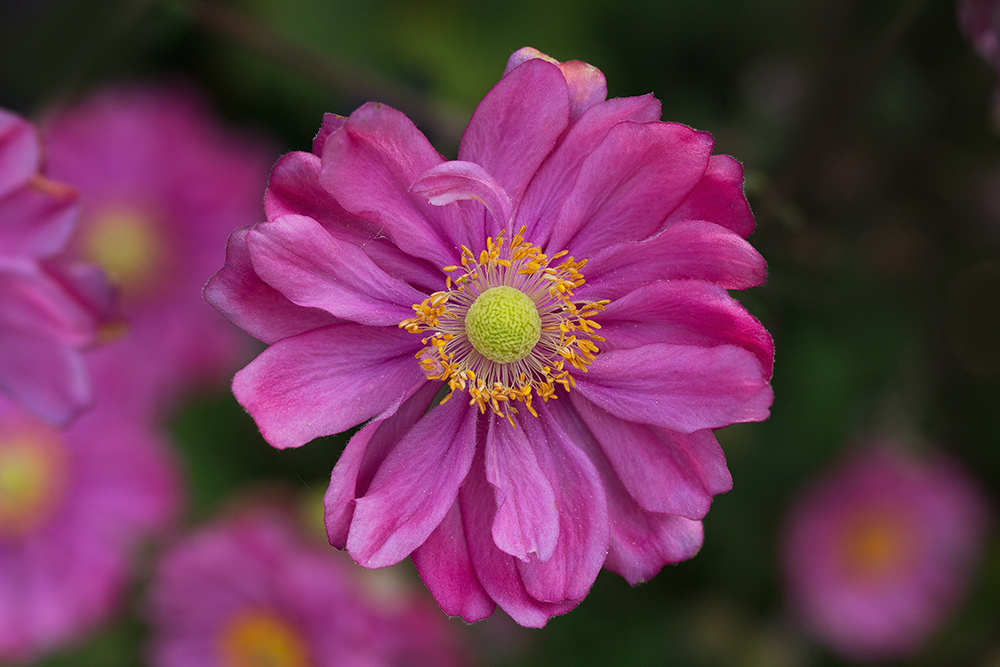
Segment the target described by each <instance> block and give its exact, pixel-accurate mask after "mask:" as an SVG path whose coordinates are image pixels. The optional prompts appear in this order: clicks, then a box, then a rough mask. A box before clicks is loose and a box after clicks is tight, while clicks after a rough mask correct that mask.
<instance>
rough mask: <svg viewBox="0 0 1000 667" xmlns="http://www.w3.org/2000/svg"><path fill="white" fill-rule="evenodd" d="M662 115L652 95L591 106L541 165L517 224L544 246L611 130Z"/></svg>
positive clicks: (658, 102) (527, 193) (654, 118)
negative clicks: (584, 169) (584, 168)
mask: <svg viewBox="0 0 1000 667" xmlns="http://www.w3.org/2000/svg"><path fill="white" fill-rule="evenodd" d="M659 117H660V101H659V100H657V99H656V98H655V97H653V96H652V95H644V96H642V97H617V98H614V99H610V100H607V101H606V102H601V103H600V104H595V105H594V106H593V107H591V108H590V109H588V110H587V112H586V113H584V114H583V116H582V117H581V118H580V120H578V121H577V122H576V123H575V124H573V125H572V126H571V127H570V128H569V131H567V132H566V136H565V138H564V139H563V140H562V142H561V143H560V144H559V146H558V147H557V148H556V149H555V150H554V151H553V152H552V154H551V155H550V156H549V157H548V159H546V160H545V162H544V163H543V164H542V166H541V167H539V169H538V173H536V174H535V177H534V178H533V179H532V181H531V184H530V185H529V186H528V190H527V191H526V192H525V195H524V201H523V202H522V203H521V208H520V210H519V211H518V214H517V225H518V226H520V225H526V226H527V228H528V230H527V237H528V238H530V239H532V242H533V243H536V244H539V245H542V246H544V245H545V243H546V242H547V241H548V239H549V235H550V234H551V226H552V225H551V223H552V220H554V219H555V217H556V215H557V214H558V213H559V207H560V206H562V204H563V201H564V200H565V199H566V197H567V196H568V195H569V193H570V190H572V188H573V184H574V183H576V178H577V175H578V174H579V172H580V168H581V166H582V165H583V161H584V159H586V157H587V156H588V155H590V153H591V152H593V150H594V149H595V148H597V147H598V146H599V145H600V144H601V142H602V141H604V139H605V137H607V136H608V131H609V130H610V129H611V128H612V127H614V126H615V125H617V124H618V123H621V122H624V121H633V122H636V123H644V122H651V121H655V120H658V119H659Z"/></svg>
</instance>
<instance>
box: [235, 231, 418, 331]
mask: <svg viewBox="0 0 1000 667" xmlns="http://www.w3.org/2000/svg"><path fill="white" fill-rule="evenodd" d="M247 247H248V248H249V250H250V259H251V261H252V262H253V267H254V270H255V271H256V272H257V275H258V276H260V277H261V279H262V280H264V282H266V283H267V284H269V285H270V286H271V287H273V288H275V289H276V290H278V291H279V292H281V293H282V294H283V295H284V296H285V297H287V298H288V300H289V301H291V302H292V303H295V304H297V305H299V306H303V307H306V308H320V309H322V310H325V311H326V312H328V313H330V314H331V315H333V316H335V317H339V318H342V319H345V320H352V321H355V322H358V323H359V324H367V325H369V326H392V325H396V324H399V322H400V321H401V320H403V319H406V318H407V317H410V316H411V315H412V314H413V310H412V308H411V306H413V304H415V303H420V302H421V301H423V300H424V298H425V295H424V294H422V293H421V292H418V291H416V290H415V289H413V288H412V287H410V286H409V285H407V284H406V283H404V282H403V281H401V280H398V279H396V278H393V277H391V276H389V275H388V274H386V273H385V272H384V271H382V270H381V269H380V268H378V267H377V266H375V264H374V263H373V262H372V261H371V259H369V258H368V256H367V255H366V254H365V253H364V252H363V251H362V250H361V249H360V248H359V247H357V246H355V245H353V244H351V243H347V242H344V241H338V240H337V239H335V238H334V237H333V236H331V235H330V234H328V233H327V232H326V231H325V230H324V229H323V228H322V227H321V226H320V224H319V223H318V222H316V221H315V220H313V219H312V218H307V217H305V216H301V215H283V216H280V217H278V218H276V219H275V220H273V221H271V222H266V223H263V224H259V225H257V226H255V227H254V228H253V229H252V230H250V232H249V234H248V235H247Z"/></svg>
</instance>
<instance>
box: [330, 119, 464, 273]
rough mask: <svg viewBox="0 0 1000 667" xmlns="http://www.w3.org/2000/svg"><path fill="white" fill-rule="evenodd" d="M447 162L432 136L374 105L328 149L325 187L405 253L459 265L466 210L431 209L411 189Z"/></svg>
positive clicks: (334, 136) (338, 134) (436, 262)
mask: <svg viewBox="0 0 1000 667" xmlns="http://www.w3.org/2000/svg"><path fill="white" fill-rule="evenodd" d="M442 162H444V158H443V157H441V156H440V155H439V154H438V153H437V151H435V150H434V148H432V147H431V145H430V143H429V142H428V141H427V138H426V137H424V135H423V134H421V133H420V131H419V130H418V129H417V128H416V126H415V125H414V124H413V123H412V122H410V120H409V119H408V118H407V117H406V116H404V115H403V114H401V113H400V112H398V111H396V110H395V109H391V108H389V107H387V106H384V105H382V104H376V103H369V104H366V105H364V106H363V107H361V108H360V109H358V110H357V111H355V112H354V113H352V114H351V116H350V118H348V119H347V122H346V123H345V124H344V126H343V127H342V128H340V129H339V130H337V131H336V132H334V133H333V134H331V135H330V136H329V137H327V139H326V143H325V144H324V146H323V167H322V173H321V175H320V183H321V184H322V185H323V186H324V187H325V188H326V189H327V190H328V191H329V192H330V194H331V195H333V197H334V198H335V199H336V200H337V201H338V202H339V203H340V204H341V206H343V207H344V209H346V210H347V211H348V212H349V213H351V214H353V215H356V216H358V217H360V218H364V219H365V220H367V221H369V222H370V223H372V224H374V225H375V226H376V228H381V229H383V230H384V232H385V233H386V234H388V235H389V238H390V239H392V241H393V242H394V243H395V244H396V245H397V246H399V248H400V249H402V250H403V251H405V252H407V253H408V254H410V255H414V256H417V257H421V258H423V259H426V260H429V261H430V262H431V263H432V264H434V265H436V266H447V265H450V264H456V263H457V262H458V257H459V252H458V248H459V246H460V245H462V244H465V245H469V241H468V240H467V239H465V238H462V237H461V236H460V230H463V229H465V227H466V226H465V224H463V223H462V222H461V221H460V220H459V218H458V216H459V215H460V213H461V211H459V210H457V209H452V208H451V207H448V208H446V209H442V208H437V207H434V206H431V205H430V204H428V203H427V201H426V200H425V199H424V198H423V197H422V196H419V195H415V194H413V193H411V192H410V186H411V185H413V183H414V182H415V181H416V180H417V179H418V178H420V177H421V176H422V175H423V174H424V173H426V172H427V170H428V169H430V168H431V167H436V166H437V165H439V164H441V163H442Z"/></svg>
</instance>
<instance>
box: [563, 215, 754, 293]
mask: <svg viewBox="0 0 1000 667" xmlns="http://www.w3.org/2000/svg"><path fill="white" fill-rule="evenodd" d="M765 275H766V264H765V262H764V258H763V257H761V256H760V253H758V252H757V251H756V250H754V248H753V246H751V245H750V244H749V243H747V242H746V241H745V240H744V239H743V238H742V237H741V236H739V235H738V234H736V233H735V232H733V231H731V230H729V229H726V228H725V227H721V226H719V225H716V224H713V223H710V222H701V221H688V222H679V223H677V224H676V225H673V226H671V227H668V228H667V229H666V230H664V231H662V232H660V233H659V234H657V235H656V236H653V237H652V238H649V239H646V240H645V241H640V242H638V243H618V244H615V245H612V246H609V247H607V248H604V249H603V250H601V251H599V252H598V253H597V254H596V255H594V256H593V257H591V258H590V261H589V262H587V269H586V276H587V284H586V286H585V287H583V288H580V289H579V290H577V294H578V295H579V296H580V298H583V299H590V300H596V299H612V300H614V299H617V298H619V297H621V296H624V295H625V294H628V293H629V292H631V291H632V290H634V289H636V288H637V287H639V286H641V285H646V284H648V283H651V282H654V281H656V280H679V279H685V278H694V279H697V280H705V281H708V282H711V283H716V284H717V285H719V286H721V287H724V288H726V289H747V288H749V287H754V286H756V285H760V284H761V283H763V282H764V278H765Z"/></svg>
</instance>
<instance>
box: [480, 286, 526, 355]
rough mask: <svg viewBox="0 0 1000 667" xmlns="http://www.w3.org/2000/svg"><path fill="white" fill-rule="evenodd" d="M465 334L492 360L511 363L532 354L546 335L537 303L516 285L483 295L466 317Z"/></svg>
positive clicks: (495, 289) (490, 290) (482, 353)
mask: <svg viewBox="0 0 1000 667" xmlns="http://www.w3.org/2000/svg"><path fill="white" fill-rule="evenodd" d="M465 335H466V336H468V337H469V342H470V343H472V346H473V347H474V348H476V350H477V351H478V352H479V353H480V354H481V355H483V356H484V357H486V358H487V359H489V360H491V361H495V362H497V363H499V364H509V363H511V362H514V361H517V360H518V359H523V358H524V357H526V356H528V353H529V352H531V350H532V348H534V347H535V344H536V343H538V339H539V338H540V337H541V335H542V319H541V318H540V317H539V316H538V309H537V308H536V307H535V303H534V302H533V301H532V300H531V299H529V298H528V296H527V295H526V294H524V293H523V292H521V291H519V290H516V289H514V288H513V287H506V286H501V287H494V288H492V289H488V290H486V291H485V292H483V293H482V294H480V295H479V298H477V299H476V300H475V302H474V303H473V304H472V307H471V308H469V312H468V314H467V315H466V316H465Z"/></svg>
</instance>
